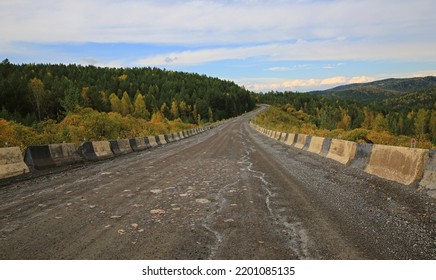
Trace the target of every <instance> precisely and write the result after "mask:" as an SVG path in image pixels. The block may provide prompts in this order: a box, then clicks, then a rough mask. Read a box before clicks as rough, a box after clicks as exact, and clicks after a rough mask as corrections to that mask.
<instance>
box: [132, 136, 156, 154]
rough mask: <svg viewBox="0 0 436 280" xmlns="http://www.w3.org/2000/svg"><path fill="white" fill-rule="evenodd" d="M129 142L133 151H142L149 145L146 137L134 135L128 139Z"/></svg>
mask: <svg viewBox="0 0 436 280" xmlns="http://www.w3.org/2000/svg"><path fill="white" fill-rule="evenodd" d="M129 143H130V147H131V148H132V150H133V151H135V152H139V151H143V150H145V149H147V148H150V147H151V146H150V145H149V144H148V141H146V139H145V138H144V137H135V138H132V139H129Z"/></svg>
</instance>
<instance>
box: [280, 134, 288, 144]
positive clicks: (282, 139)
mask: <svg viewBox="0 0 436 280" xmlns="http://www.w3.org/2000/svg"><path fill="white" fill-rule="evenodd" d="M287 138H288V134H287V133H282V135H281V136H280V138H279V141H280V142H282V143H285V142H286V139H287Z"/></svg>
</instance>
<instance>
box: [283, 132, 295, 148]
mask: <svg viewBox="0 0 436 280" xmlns="http://www.w3.org/2000/svg"><path fill="white" fill-rule="evenodd" d="M297 138H298V134H295V133H289V134H288V138H287V139H286V141H285V145H288V146H292V145H294V143H295V142H296V141H297Z"/></svg>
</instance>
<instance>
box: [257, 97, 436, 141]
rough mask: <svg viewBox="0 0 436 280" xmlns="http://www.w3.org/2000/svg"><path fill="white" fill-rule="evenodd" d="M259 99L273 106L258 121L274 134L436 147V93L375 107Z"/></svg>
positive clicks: (391, 100)
mask: <svg viewBox="0 0 436 280" xmlns="http://www.w3.org/2000/svg"><path fill="white" fill-rule="evenodd" d="M410 95H413V98H411V97H410ZM254 96H255V98H256V101H257V102H259V103H266V104H271V105H274V107H271V108H270V109H269V110H268V111H267V112H265V113H263V114H261V115H259V116H257V118H256V121H257V122H259V124H261V125H264V126H265V127H267V128H270V129H277V130H281V131H286V132H294V133H306V134H314V135H319V136H324V137H332V138H341V139H346V140H351V141H364V140H363V139H365V138H366V139H367V140H370V141H371V142H373V143H376V144H384V145H398V146H410V141H411V139H412V138H415V139H417V141H418V142H417V147H420V148H432V147H434V146H435V145H436V89H426V90H420V91H418V92H412V93H410V92H409V93H407V92H406V93H404V94H401V95H397V96H394V97H392V96H390V97H388V98H385V99H383V100H382V101H381V100H379V99H377V101H376V102H371V101H368V102H357V101H354V100H351V99H349V98H347V99H340V98H337V97H331V96H324V95H321V96H319V95H314V94H311V93H295V92H269V93H265V94H255V95H254ZM411 100H412V101H413V102H411Z"/></svg>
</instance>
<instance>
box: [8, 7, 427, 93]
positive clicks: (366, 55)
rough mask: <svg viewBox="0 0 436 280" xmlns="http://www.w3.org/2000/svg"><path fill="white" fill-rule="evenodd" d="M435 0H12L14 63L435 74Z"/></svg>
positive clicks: (335, 81)
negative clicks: (411, 0) (266, 0)
mask: <svg viewBox="0 0 436 280" xmlns="http://www.w3.org/2000/svg"><path fill="white" fill-rule="evenodd" d="M435 9H436V3H435V2H433V1H426V0H418V2H416V1H415V2H413V3H411V2H410V1H405V0H401V1H391V0H384V1H344V0H298V1H283V0H271V1H268V3H265V1H258V0H239V1H232V0H229V1H216V0H210V1H201V0H190V1H181V0H176V1H153V0H150V1H139V0H128V1H123V2H118V1H114V0H94V1H84V0H83V1H82V0H78V1H74V2H70V1H66V0H65V1H63V0H62V1H52V0H46V1H38V2H35V1H28V0H22V1H9V2H6V1H5V2H3V3H0V23H1V25H2V26H5V27H7V28H3V29H1V30H0V36H1V38H2V40H1V41H0V57H5V58H8V60H9V61H10V62H11V63H13V64H23V63H35V64H40V63H42V64H45V63H50V64H78V65H79V64H80V65H84V66H86V65H94V66H100V67H122V68H133V67H157V68H160V69H165V70H170V71H180V72H187V73H196V74H200V75H206V76H210V77H217V78H220V79H223V80H229V81H233V82H235V83H236V84H238V85H240V86H244V87H245V88H246V89H247V90H250V91H254V92H268V91H296V92H310V91H314V90H325V89H330V88H334V87H336V86H340V85H348V84H353V83H365V82H372V81H376V80H384V79H388V78H413V77H425V76H436V53H435V52H434V49H436V34H435V33H434V30H435V29H436V20H435V19H436V16H435V15H434V13H433V12H432V11H434V10H435Z"/></svg>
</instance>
